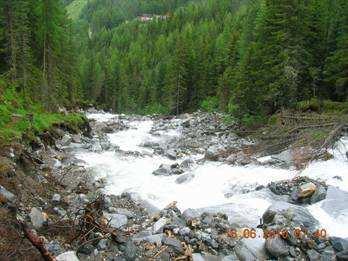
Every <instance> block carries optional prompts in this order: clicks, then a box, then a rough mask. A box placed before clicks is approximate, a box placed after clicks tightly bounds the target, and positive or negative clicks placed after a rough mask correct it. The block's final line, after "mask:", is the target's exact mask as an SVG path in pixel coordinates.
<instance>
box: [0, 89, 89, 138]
mask: <svg viewBox="0 0 348 261" xmlns="http://www.w3.org/2000/svg"><path fill="white" fill-rule="evenodd" d="M84 121H85V119H84V116H83V115H82V114H78V113H69V114H64V113H51V112H47V111H45V110H44V109H43V107H42V106H41V105H40V104H38V103H35V102H32V101H30V100H28V99H26V98H24V97H23V96H19V95H18V94H17V93H16V92H15V91H14V89H13V88H6V89H5V88H3V87H0V145H4V144H7V143H10V142H11V141H14V140H20V139H21V138H22V137H23V135H24V134H26V135H27V136H31V135H36V134H40V133H41V132H43V131H45V130H49V129H50V128H51V127H52V126H54V125H59V124H66V125H69V126H71V127H72V128H74V127H76V128H77V127H78V126H79V125H80V124H82V123H83V122H84Z"/></svg>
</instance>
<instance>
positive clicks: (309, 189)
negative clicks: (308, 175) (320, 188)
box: [295, 182, 317, 200]
mask: <svg viewBox="0 0 348 261" xmlns="http://www.w3.org/2000/svg"><path fill="white" fill-rule="evenodd" d="M316 190H317V186H316V185H315V184H314V183H313V182H308V183H305V184H303V185H301V186H300V187H299V188H298V191H296V199H295V200H297V199H304V198H309V197H311V196H312V195H313V194H314V192H315V191H316Z"/></svg>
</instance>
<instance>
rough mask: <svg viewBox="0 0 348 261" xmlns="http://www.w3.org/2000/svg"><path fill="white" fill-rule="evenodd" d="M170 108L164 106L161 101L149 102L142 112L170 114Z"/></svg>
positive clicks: (144, 113)
mask: <svg viewBox="0 0 348 261" xmlns="http://www.w3.org/2000/svg"><path fill="white" fill-rule="evenodd" d="M168 113H169V110H168V108H167V107H165V106H163V105H162V104H160V103H154V104H149V105H147V106H146V107H145V109H144V110H143V111H141V112H140V114H143V115H153V114H168Z"/></svg>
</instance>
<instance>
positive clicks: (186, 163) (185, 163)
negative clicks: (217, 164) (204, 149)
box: [180, 159, 195, 169]
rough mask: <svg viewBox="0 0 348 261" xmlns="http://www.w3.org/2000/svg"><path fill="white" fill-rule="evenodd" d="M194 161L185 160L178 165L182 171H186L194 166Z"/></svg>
mask: <svg viewBox="0 0 348 261" xmlns="http://www.w3.org/2000/svg"><path fill="white" fill-rule="evenodd" d="M194 163H195V162H194V160H192V159H185V160H184V161H183V162H181V163H180V167H181V168H183V169H188V168H190V167H191V166H192V165H193V164H194Z"/></svg>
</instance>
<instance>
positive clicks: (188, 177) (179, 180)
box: [175, 173, 195, 184]
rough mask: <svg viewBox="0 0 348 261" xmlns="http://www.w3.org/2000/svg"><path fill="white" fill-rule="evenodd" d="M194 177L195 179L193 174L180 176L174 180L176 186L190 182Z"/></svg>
mask: <svg viewBox="0 0 348 261" xmlns="http://www.w3.org/2000/svg"><path fill="white" fill-rule="evenodd" d="M194 177H195V175H194V174H193V173H187V174H183V175H180V176H179V177H178V178H177V179H176V180H175V182H176V183H178V184H182V183H186V182H189V181H191V180H192V179H193V178H194Z"/></svg>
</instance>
